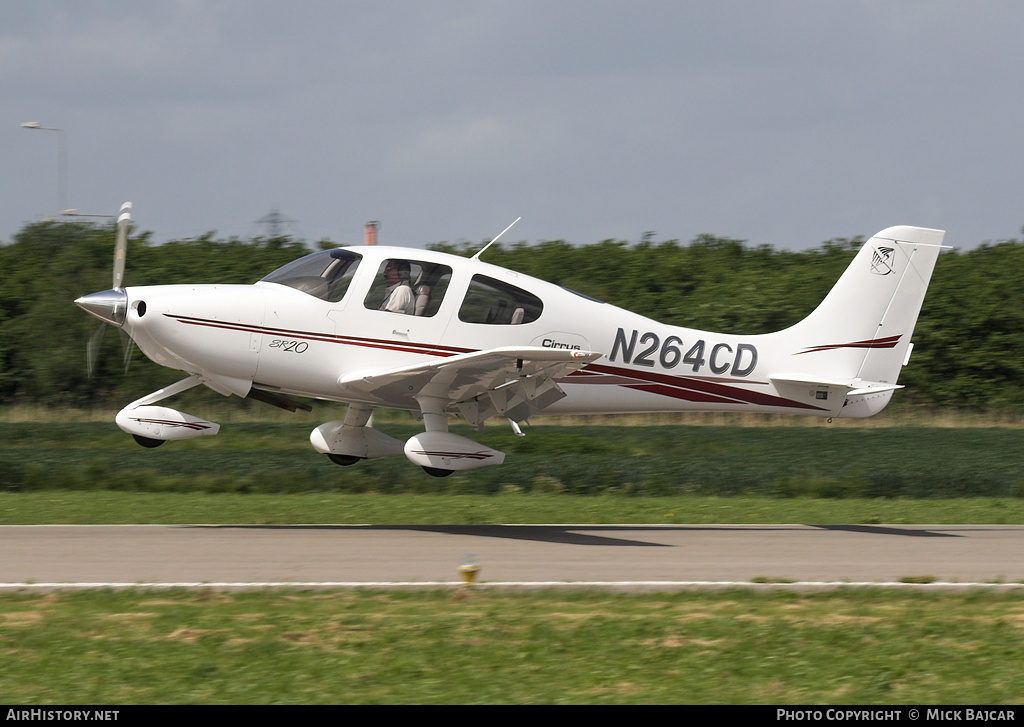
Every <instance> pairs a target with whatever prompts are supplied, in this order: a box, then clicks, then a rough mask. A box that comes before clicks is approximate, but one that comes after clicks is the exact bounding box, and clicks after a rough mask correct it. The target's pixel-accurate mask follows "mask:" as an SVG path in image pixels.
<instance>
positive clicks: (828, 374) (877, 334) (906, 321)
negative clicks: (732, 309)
mask: <svg viewBox="0 0 1024 727" xmlns="http://www.w3.org/2000/svg"><path fill="white" fill-rule="evenodd" d="M944 236H945V232H943V231H942V230H929V229H925V228H921V227H890V228H888V229H886V230H883V231H882V232H879V233H878V234H877V235H875V236H874V237H872V238H871V239H870V240H868V241H867V242H866V243H864V246H863V247H862V248H861V249H860V251H859V252H858V253H857V255H856V256H855V257H854V259H853V262H851V263H850V266H849V267H848V268H847V269H846V272H844V273H843V275H842V277H841V278H840V279H839V281H838V282H837V283H836V285H835V287H833V288H832V290H831V291H830V292H829V294H828V295H827V296H825V299H824V300H823V301H822V302H821V304H820V305H819V306H818V307H817V308H816V309H815V310H814V312H813V313H811V314H810V315H809V316H807V318H805V319H804V320H803V321H801V322H800V323H797V324H796V325H794V326H793V327H791V328H788V329H786V330H785V331H780V332H779V333H777V334H773V335H774V336H777V337H778V342H779V344H780V347H779V348H775V350H776V351H777V352H778V353H779V354H780V357H779V358H778V359H777V365H778V373H774V374H772V375H771V379H772V381H773V382H775V384H776V386H777V387H779V388H780V389H781V388H784V387H786V386H793V385H800V386H802V387H803V388H806V384H815V383H822V384H827V385H828V386H830V387H833V388H835V387H837V386H838V387H839V388H842V387H843V386H845V388H846V389H847V391H846V392H845V396H846V400H845V405H846V407H848V410H846V411H843V412H842V415H843V416H869V415H870V414H873V413H875V412H876V411H880V410H881V408H883V407H884V406H885V404H886V403H887V402H888V400H889V397H890V396H891V394H892V391H893V390H894V389H896V388H898V387H897V386H896V381H897V379H898V377H899V373H900V369H901V368H902V366H903V364H904V362H905V361H906V359H907V357H908V355H909V353H910V347H911V343H910V339H911V335H912V334H913V332H914V326H915V325H916V323H917V317H918V314H919V313H920V312H921V304H922V303H923V302H924V296H925V292H926V291H927V289H928V282H929V281H930V280H931V276H932V270H933V269H934V268H935V261H936V259H937V258H938V255H939V251H940V250H941V249H942V240H943V237H944ZM837 393H838V392H837ZM830 398H831V397H830ZM869 398H870V399H871V401H872V402H873V403H872V404H871V405H870V406H865V405H864V402H866V401H868V399H869Z"/></svg>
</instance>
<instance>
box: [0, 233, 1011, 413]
mask: <svg viewBox="0 0 1024 727" xmlns="http://www.w3.org/2000/svg"><path fill="white" fill-rule="evenodd" d="M113 240H114V228H113V226H112V225H94V224H89V223H82V222H65V221H56V222H53V221H51V222H38V223H32V224H29V225H26V226H25V227H24V228H22V229H21V230H20V231H19V232H18V233H17V234H16V235H15V236H14V238H13V240H12V241H11V242H10V243H8V244H5V245H2V246H0V404H12V403H38V404H62V405H72V406H103V405H108V404H117V405H120V404H123V403H125V402H127V401H130V400H132V399H135V398H138V397H139V396H142V395H143V394H146V393H149V392H150V391H153V390H155V389H157V388H160V387H161V386H165V385H167V384H168V383H170V382H172V381H174V380H175V378H176V376H177V374H176V373H174V372H170V371H168V370H167V369H163V368H161V367H158V366H154V365H153V364H151V363H149V362H148V361H145V360H144V357H142V356H141V354H139V353H138V352H137V351H136V352H135V354H134V360H133V361H132V362H131V363H130V365H129V366H128V368H127V372H126V371H125V363H124V357H123V351H124V350H125V347H124V343H125V342H124V341H122V340H121V337H120V336H119V335H118V334H119V332H118V331H116V330H114V329H113V328H110V329H108V331H107V333H106V335H105V337H104V338H103V341H102V345H101V348H100V351H99V355H98V358H97V362H98V367H97V369H96V370H95V371H94V372H93V375H92V376H91V377H90V376H88V374H87V371H86V344H87V341H88V340H89V338H90V336H92V335H93V334H94V332H95V331H96V329H97V327H98V325H99V324H98V322H97V321H96V320H95V319H94V318H92V317H90V316H88V315H87V314H86V313H84V312H83V311H81V310H79V309H78V308H77V307H76V306H75V305H74V304H73V301H74V299H75V298H77V297H79V296H81V295H84V294H86V293H91V292H94V291H98V290H105V289H107V288H109V287H111V276H112V269H113ZM862 242H863V240H862V239H860V238H853V239H845V238H837V239H833V240H829V241H826V242H824V243H822V244H821V245H820V246H819V247H817V248H814V249H811V250H804V251H798V252H795V251H788V250H776V249H774V248H772V247H771V246H767V245H761V246H753V245H750V244H748V243H745V242H744V241H741V240H735V239H730V238H724V237H715V236H713V235H701V236H698V237H697V238H695V239H693V240H692V241H690V242H687V243H681V242H679V241H677V240H668V241H657V240H655V239H654V235H653V234H648V235H645V236H644V237H643V238H642V239H641V240H640V241H638V242H627V241H622V240H604V241H601V242H598V243H594V244H588V245H582V246H577V245H573V244H571V243H569V242H566V241H564V240H555V241H545V242H540V243H536V244H526V243H512V244H505V245H501V244H495V245H493V246H491V247H490V248H489V249H488V250H487V252H486V253H484V256H483V257H484V259H485V260H486V261H487V262H490V263H494V264H496V265H501V266H503V267H507V268H510V269H512V270H516V271H518V272H521V273H524V274H527V275H532V276H535V277H538V278H541V279H544V280H548V281H550V282H553V283H557V284H559V285H563V286H565V287H567V288H571V289H573V290H576V291H578V292H580V293H583V294H585V295H589V296H591V297H594V298H597V299H599V300H603V301H605V302H607V303H611V304H613V305H617V306H621V307H623V308H626V309H629V310H632V311H635V312H637V313H640V314H642V315H645V316H648V317H650V318H653V319H655V320H658V321H661V322H664V323H669V324H676V325H685V326H689V327H692V328H700V329H705V330H712V331H720V332H730V333H738V334H757V333H768V332H771V331H774V330H778V329H781V328H785V327H786V326H789V325H792V324H793V323H795V322H797V321H799V320H800V319H801V318H803V317H804V316H805V315H807V314H808V313H809V312H810V311H811V310H813V309H814V307H815V306H816V305H817V304H818V303H819V302H820V301H821V300H822V298H824V296H825V294H826V293H827V292H828V290H829V289H830V288H831V287H832V285H833V284H834V283H835V281H836V280H837V279H838V277H839V276H840V275H841V274H842V272H843V270H845V268H846V266H847V265H848V264H849V262H850V260H851V259H852V258H853V255H854V253H855V251H856V250H857V248H858V247H859V246H860V244H861V243H862ZM333 246H334V243H332V242H330V241H329V240H321V241H319V242H317V243H315V244H314V245H312V246H308V245H307V244H306V243H305V242H303V241H299V240H294V239H291V238H289V237H282V238H270V239H267V238H259V237H258V238H254V239H249V240H239V239H236V238H232V239H228V240H222V239H215V238H214V235H213V233H210V234H208V235H204V236H201V237H198V238H193V239H188V240H179V241H172V242H167V243H164V244H154V243H153V241H152V239H151V234H150V233H148V232H138V231H136V230H133V231H132V233H131V234H130V235H129V242H128V258H127V259H128V265H127V271H126V275H125V283H126V284H127V285H152V284H166V283H214V282H219V283H252V282H255V281H256V280H258V279H260V278H262V277H263V276H264V275H266V274H267V273H269V272H270V271H272V270H274V269H276V268H277V267H280V266H281V265H284V264H285V263H287V262H290V261H291V260H294V259H295V258H297V257H300V256H301V255H304V254H307V253H309V252H311V251H312V249H313V248H316V249H323V248H328V247H333ZM428 247H429V248H431V249H436V250H442V251H445V252H453V253H456V254H460V255H471V254H472V253H473V252H475V251H476V250H477V249H479V247H480V245H477V244H473V243H462V244H450V243H443V242H442V243H435V244H432V245H428ZM1022 291H1024V241H1022V240H1016V239H1012V240H1004V241H999V242H995V243H983V244H981V245H979V246H977V247H975V248H972V249H970V250H966V251H961V250H955V249H954V250H949V251H946V252H943V253H942V254H941V255H940V257H939V260H938V262H937V264H936V266H935V273H934V276H933V278H932V283H931V286H930V288H929V290H928V295H927V298H926V299H925V302H924V307H923V309H922V311H921V316H920V319H919V321H918V325H917V329H916V330H915V332H914V353H913V356H912V358H911V361H910V365H909V366H907V367H906V368H905V369H904V371H903V374H902V375H901V378H900V383H902V384H906V385H907V389H906V390H904V391H902V392H900V393H899V394H898V395H897V398H896V401H900V402H901V403H903V404H907V405H919V406H927V407H933V408H940V407H943V408H945V407H952V408H958V409H975V410H989V411H991V410H1009V409H1015V408H1016V407H1019V406H1020V405H1021V404H1022V403H1024V292H1022Z"/></svg>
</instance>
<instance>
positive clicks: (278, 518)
mask: <svg viewBox="0 0 1024 727" xmlns="http://www.w3.org/2000/svg"><path fill="white" fill-rule="evenodd" d="M144 523H146V524H148V523H165V524H192V523H226V524H241V523H251V524H261V525H262V524H273V525H285V524H339V525H342V524H346V525H351V524H365V523H373V524H432V523H433V524H436V523H445V524H453V525H463V524H487V523H505V524H523V523H573V524H577V523H590V524H613V523H628V524H643V523H648V524H650V523H654V524H659V523H660V524H666V525H671V524H687V523H692V524H716V523H729V524H759V523H804V524H818V525H826V524H840V523H848V524H880V523H885V524H892V525H895V524H971V525H985V524H989V525H1000V524H1017V523H1024V500H1021V499H1003V498H960V499H936V500H907V499H880V500H865V499H857V498H854V499H843V500H827V499H820V498H789V499H778V498H767V497H756V496H755V497H750V496H747V497H743V496H740V497H699V496H677V497H629V496H623V495H609V494H605V495H596V496H590V497H571V496H565V495H553V494H537V493H531V494H522V493H517V492H512V493H506V494H499V495H420V494H410V495H400V494H399V495H379V494H346V493H332V492H325V493H305V494H292V495H280V494H278V495H273V494H237V493H219V494H218V493H202V492H198V493H144V492H142V493H140V492H110V491H105V490H98V491H87V492H74V491H48V492H29V493H0V525H35V524H45V525H56V524H82V525H88V524H111V525H120V524H144Z"/></svg>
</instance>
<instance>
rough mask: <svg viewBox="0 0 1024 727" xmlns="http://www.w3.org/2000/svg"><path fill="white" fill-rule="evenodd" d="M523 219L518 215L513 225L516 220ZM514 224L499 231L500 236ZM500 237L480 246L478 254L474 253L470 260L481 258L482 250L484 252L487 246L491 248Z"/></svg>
mask: <svg viewBox="0 0 1024 727" xmlns="http://www.w3.org/2000/svg"><path fill="white" fill-rule="evenodd" d="M521 219H523V218H522V217H516V219H515V222H513V223H512V225H514V224H515V223H516V222H519V220H521ZM512 225H509V226H508V227H506V228H505V229H504V230H502V231H501V232H499V233H498V237H501V236H502V235H504V234H505V233H506V232H508V231H509V230H511V229H512ZM498 237H495V238H494V239H493V240H491V241H490V242H488V243H487V244H486V245H484V246H483V247H481V248H480V250H478V251H477V253H476V255H474V256H473V257H471V258H470V260H479V259H480V254H481V253H482V252H483V251H484V250H486V249H487V248H489V247H490V246H491V245H493V244H494V243H496V242H497V241H498Z"/></svg>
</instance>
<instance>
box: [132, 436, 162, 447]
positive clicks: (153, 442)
mask: <svg viewBox="0 0 1024 727" xmlns="http://www.w3.org/2000/svg"><path fill="white" fill-rule="evenodd" d="M132 439H134V440H135V441H136V442H138V443H139V444H141V445H142V446H143V447H145V448H146V449H153V447H159V446H160V445H161V444H163V443H164V442H166V441H167V440H166V439H152V438H150V437H140V436H139V435H138V434H133V435H132Z"/></svg>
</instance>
